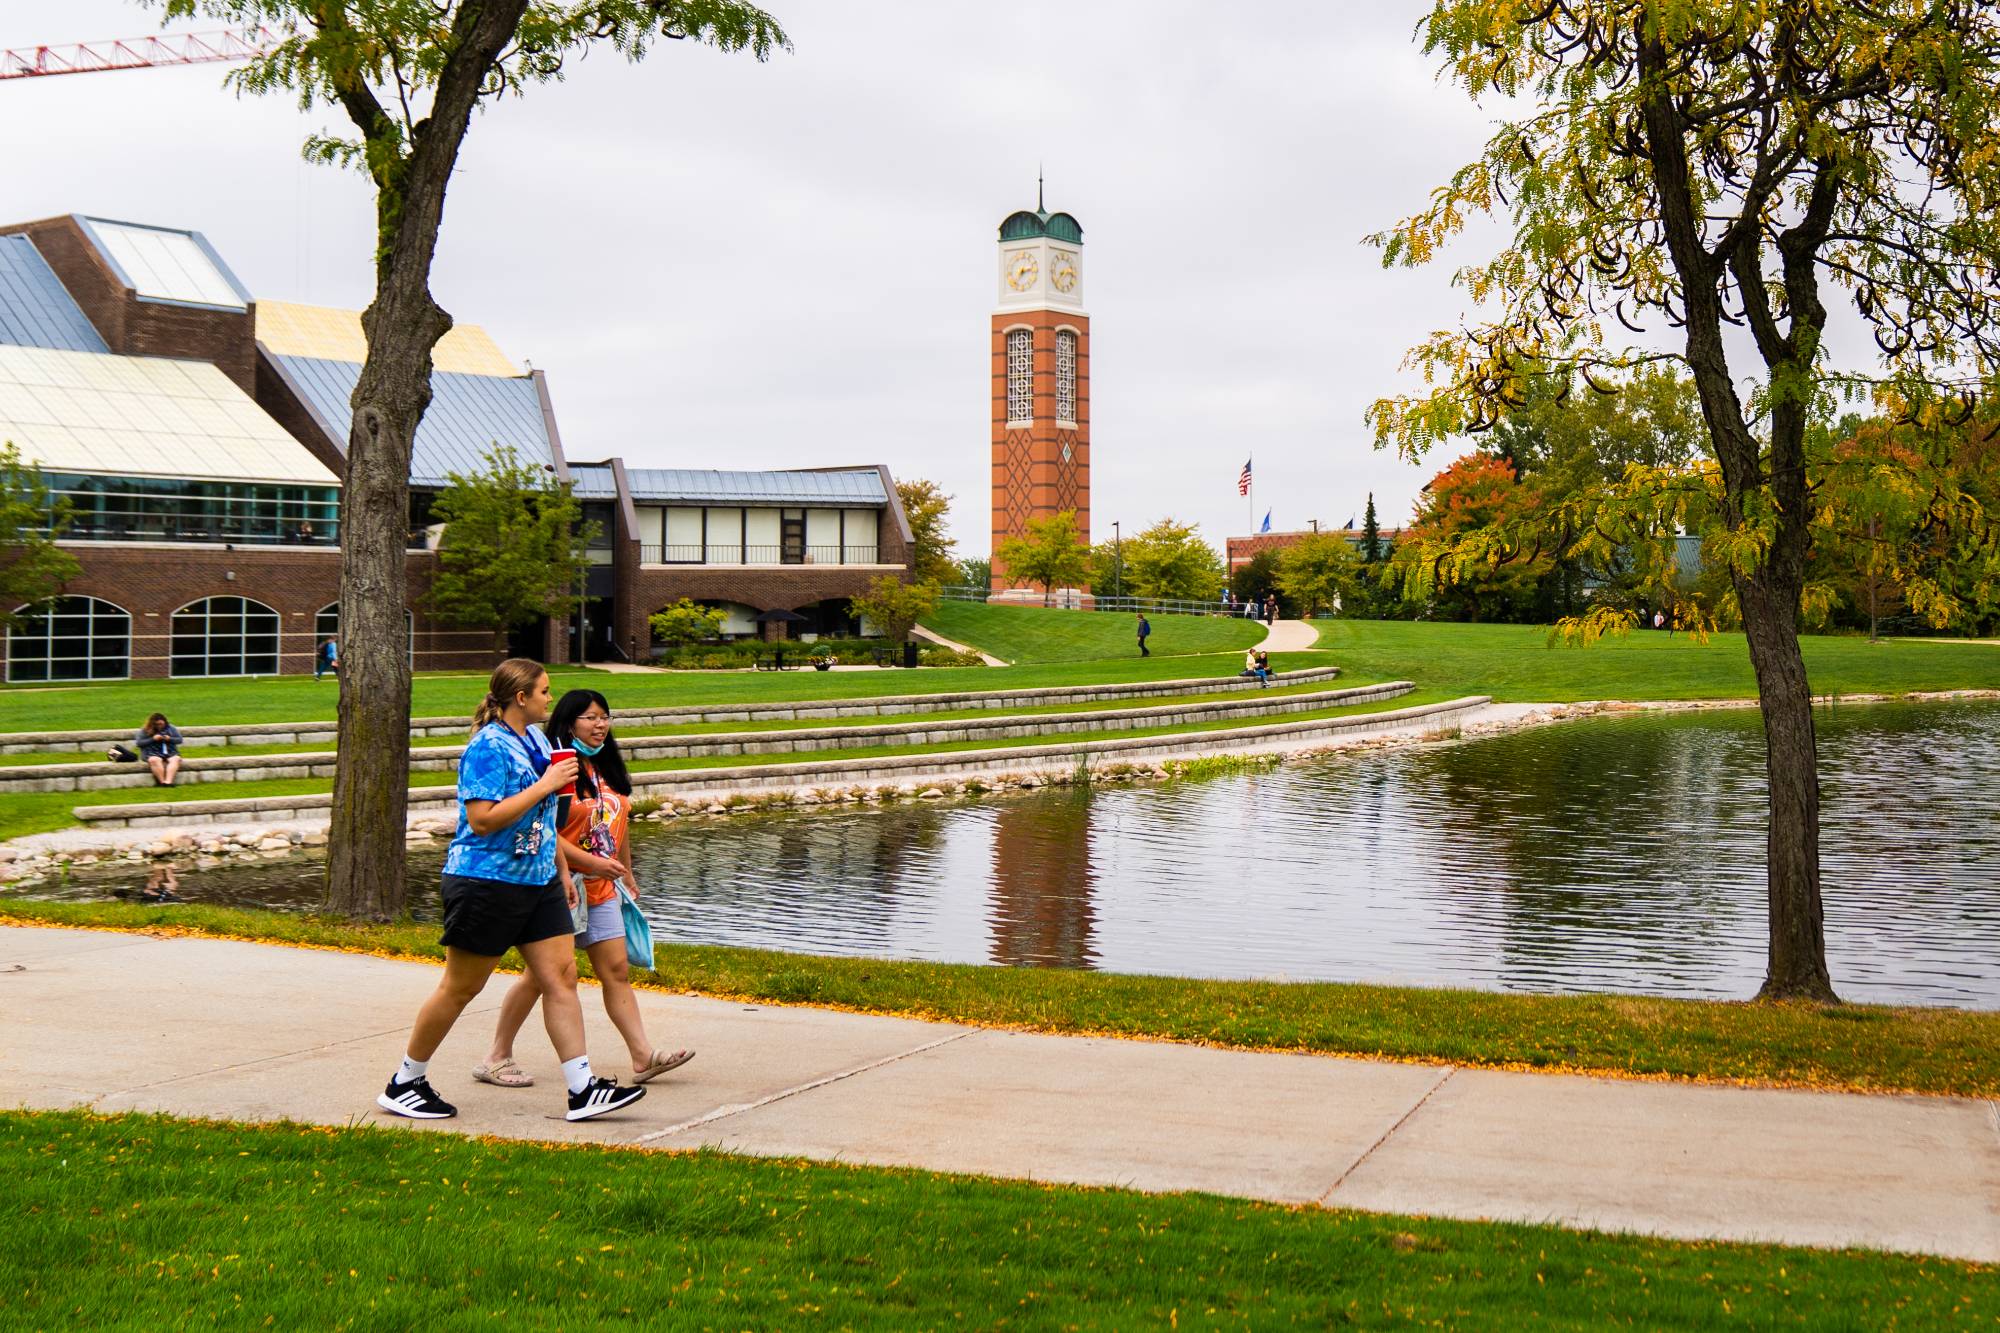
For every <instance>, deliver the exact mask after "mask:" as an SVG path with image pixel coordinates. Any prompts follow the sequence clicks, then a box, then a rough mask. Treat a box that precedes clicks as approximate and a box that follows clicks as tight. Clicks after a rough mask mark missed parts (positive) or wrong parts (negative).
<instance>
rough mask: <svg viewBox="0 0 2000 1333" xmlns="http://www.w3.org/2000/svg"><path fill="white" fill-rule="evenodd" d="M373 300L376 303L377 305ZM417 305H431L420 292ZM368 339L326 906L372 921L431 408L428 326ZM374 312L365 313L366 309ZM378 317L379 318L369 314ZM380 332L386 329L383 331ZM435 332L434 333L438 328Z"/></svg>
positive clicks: (346, 529) (394, 855) (382, 868)
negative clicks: (413, 500)
mask: <svg viewBox="0 0 2000 1333" xmlns="http://www.w3.org/2000/svg"><path fill="white" fill-rule="evenodd" d="M377 304H378V306H379V305H380V302H379V300H378V302H377ZM424 304H426V305H431V302H430V301H429V297H428V293H426V294H425V296H424ZM431 310H432V314H433V317H432V318H431V319H427V320H423V321H422V322H421V323H420V324H419V325H418V326H417V327H418V329H419V330H420V332H418V333H417V334H416V337H417V338H423V339H424V341H423V342H422V344H421V345H420V346H416V347H408V346H404V345H403V344H407V343H411V342H414V341H415V340H416V339H415V338H412V337H410V336H408V335H405V336H403V337H385V338H382V339H380V340H379V342H377V341H371V343H370V348H369V356H368V361H367V363H366V364H365V365H364V366H363V368H362V372H361V379H360V382H359V383H358V384H357V385H356V386H355V390H354V424H353V426H352V428H351V429H350V432H349V435H348V442H347V475H346V477H345V480H344V489H343V493H342V514H341V527H342V530H341V542H340V547H341V551H340V632H341V640H342V642H341V654H340V657H341V662H340V667H341V669H340V732H339V735H340V747H339V761H338V764H337V765H336V767H335V769H334V778H333V820H332V826H331V828H330V829H329V830H328V839H327V858H326V905H327V908H328V910H330V911H334V912H339V913H341V914H343V915H346V916H350V917H355V918H358V919H365V920H370V921H390V920H394V919H395V918H396V917H398V916H400V915H401V914H402V910H403V899H404V896H405V892H406V889H407V881H406V878H405V874H404V845H403V844H404V825H405V822H406V819H407V815H408V804H409V802H408V794H409V785H410V780H409V778H410V658H409V652H408V650H407V647H406V644H405V637H404V636H405V630H404V625H403V609H404V606H405V604H406V601H407V596H408V577H407V559H408V558H407V556H406V554H405V549H406V547H407V545H408V529H409V507H410V448H411V442H412V441H413V440H414V439H415V438H416V433H417V423H418V422H419V421H420V420H422V418H423V413H424V409H425V408H426V407H427V406H429V404H430V397H431V388H430V368H431V357H430V349H431V346H432V344H433V343H434V342H435V341H436V337H435V336H432V335H431V329H432V328H433V327H434V326H435V324H436V323H437V322H438V321H444V322H445V324H446V327H449V321H448V320H446V318H445V316H444V312H442V311H440V310H437V308H436V307H435V305H431ZM370 313H371V314H373V313H374V311H373V310H371V311H370ZM370 322H371V323H374V324H377V325H378V326H379V325H381V324H382V323H383V322H384V321H381V320H372V321H370ZM384 332H385V333H386V332H387V330H384ZM438 336H441V335H438Z"/></svg>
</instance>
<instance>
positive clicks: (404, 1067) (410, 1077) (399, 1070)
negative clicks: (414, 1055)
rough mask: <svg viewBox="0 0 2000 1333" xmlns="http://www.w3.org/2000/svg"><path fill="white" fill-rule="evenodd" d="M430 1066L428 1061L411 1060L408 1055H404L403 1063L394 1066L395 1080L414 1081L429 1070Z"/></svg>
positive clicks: (400, 1081)
mask: <svg viewBox="0 0 2000 1333" xmlns="http://www.w3.org/2000/svg"><path fill="white" fill-rule="evenodd" d="M430 1067H431V1062H430V1061H428V1060H412V1059H411V1058H410V1057H409V1056H407V1055H406V1056H404V1057H403V1063H402V1064H400V1065H398V1066H397V1067H396V1082H398V1083H415V1082H416V1081H417V1080H418V1079H420V1078H422V1077H423V1076H424V1075H425V1074H427V1073H429V1072H430Z"/></svg>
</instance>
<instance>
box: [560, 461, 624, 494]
mask: <svg viewBox="0 0 2000 1333" xmlns="http://www.w3.org/2000/svg"><path fill="white" fill-rule="evenodd" d="M569 479H570V480H571V481H572V482H574V483H575V485H574V487H573V488H572V490H571V492H570V493H571V494H572V495H574V496H576V498H577V499H579V500H616V499H617V498H618V477H617V474H615V473H614V472H612V470H611V469H610V468H609V467H605V466H600V465H598V464H595V463H586V464H584V465H582V466H578V465H577V464H575V463H571V464H570V465H569Z"/></svg>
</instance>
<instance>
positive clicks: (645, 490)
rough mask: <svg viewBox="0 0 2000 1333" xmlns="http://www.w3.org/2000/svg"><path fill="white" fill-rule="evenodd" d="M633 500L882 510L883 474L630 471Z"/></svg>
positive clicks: (864, 470) (860, 470)
mask: <svg viewBox="0 0 2000 1333" xmlns="http://www.w3.org/2000/svg"><path fill="white" fill-rule="evenodd" d="M625 479H626V481H627V482H628V483H629V484H630V485H631V487H632V498H633V499H635V500H652V501H661V500H668V501H672V500H689V501H696V502H699V503H702V504H797V505H806V504H864V505H883V504H887V503H888V502H889V497H888V496H887V495H886V494H885V493H884V492H883V490H882V474H881V473H880V472H878V471H876V470H875V469H874V468H855V469H853V470H851V471H841V472H712V471H706V470H703V469H699V468H651V467H641V468H626V469H625Z"/></svg>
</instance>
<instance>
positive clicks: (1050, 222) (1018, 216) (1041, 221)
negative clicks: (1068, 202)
mask: <svg viewBox="0 0 2000 1333" xmlns="http://www.w3.org/2000/svg"><path fill="white" fill-rule="evenodd" d="M1037 236H1046V237H1048V238H1049V239H1050V240H1052V241H1067V242H1069V243H1070V244H1071V245H1082V244H1083V224H1082V223H1080V222H1078V221H1077V220H1076V219H1075V218H1073V217H1071V216H1070V215H1069V214H1067V213H1050V212H1047V211H1045V210H1040V209H1038V210H1036V211H1035V212H1032V213H1030V212H1028V211H1027V210H1026V209H1023V210H1021V211H1020V212H1019V213H1014V214H1010V215H1009V216H1008V218H1007V220H1006V221H1005V222H1003V223H1001V224H1000V239H1001V240H1003V241H1024V240H1031V239H1033V238H1034V237H1037Z"/></svg>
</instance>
